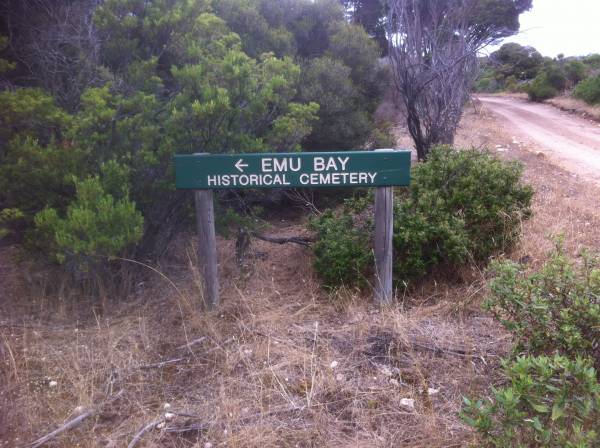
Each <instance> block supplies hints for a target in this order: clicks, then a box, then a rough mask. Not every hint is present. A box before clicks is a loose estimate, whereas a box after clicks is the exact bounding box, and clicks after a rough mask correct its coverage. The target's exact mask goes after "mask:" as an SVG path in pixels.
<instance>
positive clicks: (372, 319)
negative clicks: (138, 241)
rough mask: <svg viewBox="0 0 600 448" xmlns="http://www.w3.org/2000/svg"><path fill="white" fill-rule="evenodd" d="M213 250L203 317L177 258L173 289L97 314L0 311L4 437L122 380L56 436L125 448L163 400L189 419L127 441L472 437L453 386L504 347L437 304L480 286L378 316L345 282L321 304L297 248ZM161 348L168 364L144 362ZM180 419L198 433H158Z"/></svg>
mask: <svg viewBox="0 0 600 448" xmlns="http://www.w3.org/2000/svg"><path fill="white" fill-rule="evenodd" d="M291 231H292V232H297V229H291ZM219 246H220V259H221V272H222V273H223V274H224V277H225V278H227V279H228V280H227V281H225V282H224V291H223V305H222V306H221V308H220V309H219V311H218V312H216V313H212V314H207V313H203V312H201V311H196V310H194V309H191V308H188V301H190V302H191V301H192V297H193V294H194V291H196V286H195V283H194V281H193V278H194V275H193V273H191V274H190V273H189V266H188V265H187V256H185V255H181V256H180V259H175V262H174V265H173V266H171V267H170V269H171V272H173V275H174V279H176V281H175V283H177V284H178V285H179V288H180V291H181V295H180V294H179V293H177V292H176V291H174V290H173V288H171V287H170V286H169V285H167V284H164V283H163V284H161V282H158V281H157V282H156V285H155V286H154V287H153V288H154V289H148V290H146V291H144V292H143V294H142V295H141V296H140V297H138V298H137V299H136V300H134V301H133V302H128V303H127V304H115V305H114V309H113V310H111V312H110V313H107V315H105V316H103V317H97V318H91V319H88V320H86V321H84V322H80V323H75V322H73V323H71V324H65V323H64V322H62V323H48V322H46V323H44V324H39V325H37V324H33V325H29V324H28V325H22V324H20V323H17V322H15V320H13V319H11V320H9V321H8V322H3V325H2V327H1V329H0V332H1V334H2V344H3V350H4V353H7V354H8V356H6V358H5V360H4V361H5V362H6V364H5V365H6V368H5V369H3V372H2V374H3V384H4V386H3V387H2V400H3V403H2V404H3V406H2V408H3V409H7V410H9V412H6V414H5V415H3V416H2V426H1V427H2V433H1V437H2V440H4V441H5V442H4V443H5V445H6V446H18V445H19V443H20V442H22V441H32V440H34V439H36V438H37V437H39V436H40V435H42V434H44V433H46V432H49V431H50V430H52V429H54V427H56V426H58V425H60V424H61V423H63V422H64V421H66V420H68V419H69V418H70V417H72V416H74V415H76V413H77V412H81V410H82V409H89V408H90V407H93V406H96V405H98V403H101V402H102V401H104V400H106V399H107V398H108V397H110V396H112V395H114V394H115V393H116V392H117V391H121V390H123V395H122V396H121V397H120V398H119V399H117V400H115V401H114V402H113V403H111V404H109V405H107V406H105V407H103V408H101V410H100V412H99V413H98V415H97V416H95V417H93V418H90V419H89V420H88V421H86V422H85V423H84V424H82V425H81V426H80V427H79V428H77V429H74V430H71V431H69V432H66V433H64V434H63V435H61V436H60V437H59V438H58V439H57V442H55V443H56V445H55V446H81V447H96V446H125V445H126V444H127V443H128V442H129V441H130V440H131V439H132V438H133V436H134V434H135V433H136V432H137V431H138V430H139V429H140V428H142V427H143V426H144V425H145V424H147V423H148V422H151V421H154V420H156V419H160V418H161V416H163V414H164V413H165V410H164V405H165V403H169V405H170V406H171V408H170V411H171V412H182V413H187V414H193V415H195V416H198V418H197V419H196V418H191V417H175V418H174V420H172V421H170V422H168V424H167V425H166V427H165V428H163V429H156V430H153V431H150V432H149V433H147V434H146V436H145V437H144V438H143V444H141V445H140V446H181V447H185V446H195V444H199V445H196V446H204V445H205V444H206V443H211V444H212V446H235V447H254V446H261V447H264V446H273V447H281V446H290V447H292V446H294V447H295V446H302V447H304V446H398V445H400V444H402V445H404V446H414V447H418V446H440V447H441V446H462V445H463V444H464V443H465V441H466V440H468V439H469V438H470V437H471V435H470V432H469V431H468V429H467V428H466V427H464V426H463V425H462V423H461V422H460V421H459V419H458V417H457V413H458V410H459V407H460V403H461V396H462V395H464V394H471V393H473V392H475V391H477V390H481V389H482V388H484V387H486V386H487V385H488V384H489V380H490V378H493V375H494V368H495V366H497V362H498V357H499V356H500V355H502V354H503V353H504V352H505V350H506V347H507V343H508V341H507V339H506V336H505V335H504V333H502V332H501V331H500V330H499V328H498V326H497V325H496V324H494V323H493V322H492V321H491V319H490V318H489V317H486V316H481V315H477V314H470V313H466V314H464V315H461V313H457V314H455V315H449V313H448V312H447V309H448V304H447V302H446V299H451V300H453V299H454V296H456V295H458V294H459V293H462V294H464V296H465V298H466V299H469V298H472V297H473V296H474V295H475V294H476V293H478V291H477V289H475V290H471V289H469V287H468V286H465V285H462V286H461V285H456V286H454V287H452V286H448V285H437V286H431V285H430V286H428V287H427V288H425V287H424V289H423V291H422V294H429V295H430V297H429V298H430V299H431V300H432V301H433V302H435V303H437V305H436V306H435V307H428V306H426V305H423V306H416V307H414V308H412V309H411V310H410V311H402V310H400V309H393V310H386V311H383V312H380V311H379V310H377V309H375V308H373V307H371V306H370V305H369V303H368V301H366V300H365V299H364V298H363V297H359V296H358V295H357V294H356V293H353V292H350V291H345V292H341V293H340V295H341V296H342V297H338V301H337V302H331V301H329V300H328V298H327V297H326V296H325V295H324V294H323V292H322V291H321V290H320V289H319V287H318V284H317V282H316V281H315V279H314V278H313V275H312V271H311V269H310V253H309V252H308V250H307V249H304V248H300V247H292V246H285V247H282V248H280V247H274V246H272V245H269V244H268V243H263V242H257V243H255V246H254V250H255V251H256V252H257V253H262V254H266V257H265V256H262V257H260V258H257V259H255V260H254V261H253V263H252V265H251V266H250V267H249V268H247V269H249V270H250V272H246V273H241V272H239V270H238V268H237V267H236V266H235V265H234V264H233V260H231V257H230V256H229V255H228V254H230V253H231V252H232V242H230V241H220V242H219ZM149 297H152V299H151V300H147V298H149ZM413 299H420V300H423V297H417V296H415V297H413ZM9 300H10V299H9ZM423 301H425V300H423ZM48 306H51V305H48ZM190 341H192V342H193V343H192V344H191V345H190V346H187V347H186V344H188V343H189V342H190ZM194 341H195V342H194ZM178 347H179V348H178ZM170 359H179V361H175V362H172V363H168V364H164V365H162V366H157V365H156V364H157V363H159V362H161V361H165V360H170ZM51 382H56V385H55V386H53V387H52V386H51ZM52 384H53V383H52ZM429 389H432V391H430V392H433V393H432V394H429V393H428V390H429ZM433 389H435V390H436V391H437V392H436V391H433ZM403 398H405V399H414V400H415V408H414V409H411V408H410V407H405V406H402V405H401V403H400V401H401V399H403ZM191 424H201V426H202V430H201V431H189V432H187V433H185V434H174V433H170V432H168V430H167V429H166V428H185V427H189V426H190V425H191Z"/></svg>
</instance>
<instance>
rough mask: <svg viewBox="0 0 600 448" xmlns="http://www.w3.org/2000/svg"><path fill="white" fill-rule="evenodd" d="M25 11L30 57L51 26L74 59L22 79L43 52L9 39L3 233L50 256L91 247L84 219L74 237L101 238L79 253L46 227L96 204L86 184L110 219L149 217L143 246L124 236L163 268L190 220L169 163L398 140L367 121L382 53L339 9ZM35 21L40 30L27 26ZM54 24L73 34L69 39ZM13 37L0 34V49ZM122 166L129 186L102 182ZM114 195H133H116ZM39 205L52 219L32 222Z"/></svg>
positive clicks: (138, 2) (116, 4) (161, 2)
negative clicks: (196, 155) (180, 158)
mask: <svg viewBox="0 0 600 448" xmlns="http://www.w3.org/2000/svg"><path fill="white" fill-rule="evenodd" d="M14 3H15V8H14V11H13V12H14V14H13V12H11V14H13V15H11V17H12V18H15V20H14V21H11V22H10V24H8V25H7V26H8V27H9V28H10V31H11V33H10V35H11V39H17V38H21V37H22V39H23V40H22V42H23V49H24V51H25V50H27V51H29V50H32V49H33V50H35V48H34V47H35V46H32V45H33V44H34V43H35V36H42V35H50V34H52V33H54V34H52V35H53V36H55V37H56V39H57V42H64V43H65V47H64V48H63V47H61V49H57V51H56V52H55V53H53V56H52V57H54V56H56V57H59V56H60V57H62V56H65V58H66V59H64V61H63V62H62V63H61V62H60V61H58V60H56V61H54V60H53V61H51V62H52V64H51V65H50V67H54V68H56V67H60V70H61V73H63V72H64V74H65V77H64V78H61V79H57V78H56V76H55V75H56V73H48V76H47V77H45V76H44V72H43V70H44V68H43V66H42V65H43V64H41V65H40V64H38V63H37V62H36V64H37V65H35V66H36V67H38V66H39V71H40V73H38V74H36V75H35V76H31V77H29V78H27V79H28V81H27V82H23V81H21V78H19V77H18V76H16V75H15V76H12V73H13V71H14V72H15V73H26V72H27V70H28V68H27V67H23V66H21V65H22V64H23V61H28V60H30V59H31V58H32V57H34V54H33V53H31V54H26V55H25V54H19V53H18V50H17V48H18V47H17V46H15V45H10V46H8V47H7V48H8V50H10V51H8V50H7V51H8V55H9V56H17V57H15V60H17V61H19V63H17V64H16V66H15V64H12V63H9V62H8V61H5V60H4V59H2V60H1V61H0V71H5V73H4V74H3V78H5V79H6V80H7V83H9V84H7V85H10V83H13V84H14V85H13V87H14V88H11V89H10V90H8V89H7V90H4V91H1V92H0V101H1V102H2V104H3V108H2V110H0V161H1V163H0V211H2V212H1V213H2V224H1V226H2V229H3V231H2V233H3V234H9V233H10V234H12V235H18V236H20V238H21V239H25V240H29V241H31V242H35V245H34V246H33V247H35V248H38V249H41V250H43V251H46V253H47V251H48V250H50V249H49V248H50V247H53V249H51V253H49V255H51V256H52V257H53V258H55V259H56V256H55V255H56V254H57V253H58V252H61V251H62V252H66V251H70V252H71V253H77V254H83V253H86V251H89V250H91V247H92V246H94V244H96V243H95V241H97V240H98V238H100V237H99V236H98V232H99V231H97V230H95V229H93V228H92V227H89V226H83V225H82V226H80V228H79V229H78V232H79V233H81V232H87V231H89V232H92V234H90V235H84V234H82V233H81V235H80V237H81V238H80V239H81V241H79V242H77V243H76V242H75V241H74V240H69V242H68V244H67V242H66V241H67V240H66V239H65V238H63V237H61V239H60V244H61V246H60V247H58V246H57V244H58V243H57V240H56V238H55V236H54V234H52V232H49V231H48V229H49V228H53V229H54V230H53V232H55V231H58V230H60V231H61V232H62V233H64V234H67V233H69V232H70V231H71V230H73V229H71V227H69V226H70V225H71V224H69V220H72V219H71V218H70V215H69V213H75V210H81V209H85V210H89V207H88V206H87V205H85V206H83V205H82V204H81V201H82V200H81V199H78V198H77V194H78V193H77V188H79V189H80V190H81V192H80V194H83V191H84V190H85V191H88V190H89V189H90V188H92V187H91V186H90V185H89V184H90V183H94V182H95V183H96V184H95V188H96V187H97V188H96V190H97V191H96V194H97V197H98V198H99V199H102V200H106V201H110V200H109V199H106V198H105V196H106V197H108V196H110V197H112V198H113V203H112V204H109V203H108V202H106V206H107V207H108V208H110V209H111V210H112V211H111V212H110V213H113V214H117V215H118V214H119V213H125V212H124V208H123V207H125V203H119V201H125V202H126V203H127V207H133V206H135V208H136V209H137V212H136V213H138V212H139V213H140V214H141V215H142V216H143V218H144V229H143V230H144V231H143V235H142V236H141V238H137V234H136V238H135V241H134V242H133V243H131V242H132V241H133V239H132V238H130V235H129V234H128V233H127V232H128V231H129V230H127V229H128V228H127V227H126V226H125V227H118V226H117V227H115V230H118V229H119V228H121V229H123V231H126V233H125V234H124V235H122V236H123V241H127V242H128V243H127V244H124V243H123V244H121V243H119V244H118V245H119V247H122V248H123V250H125V247H127V248H128V249H129V247H132V246H134V247H135V249H134V250H135V255H136V256H138V257H143V258H145V259H155V258H156V257H158V256H160V255H161V254H162V253H163V251H164V249H165V248H166V247H167V245H168V243H169V241H170V240H171V238H172V237H173V235H174V234H175V233H176V232H178V231H180V230H182V229H183V228H185V227H186V226H188V225H189V224H190V222H191V219H192V214H191V203H190V198H189V195H186V194H184V193H183V192H180V191H176V190H175V186H174V176H173V171H172V164H171V159H172V156H173V154H175V153H191V152H199V151H202V152H209V153H232V152H260V151H265V150H272V151H298V150H301V149H325V148H326V149H328V150H338V149H350V148H351V149H359V148H364V147H366V146H367V145H368V144H372V142H374V141H375V142H384V143H385V142H386V141H385V140H386V137H389V135H387V134H386V132H385V129H383V128H382V129H378V130H376V127H375V124H374V123H373V119H372V115H373V112H374V110H375V107H376V105H377V103H378V100H379V98H380V96H381V94H382V91H383V87H382V86H385V83H386V72H385V70H383V69H382V68H380V66H379V65H378V63H377V59H378V48H377V44H376V43H374V42H373V41H372V39H371V38H370V37H369V36H368V34H367V33H365V31H363V30H362V28H360V27H359V26H357V25H351V24H348V23H347V22H346V20H345V17H344V10H343V8H342V6H341V4H340V3H339V2H337V1H336V0H325V1H320V2H312V1H309V0H282V1H280V2H273V1H270V0H223V1H212V0H153V1H151V2H148V1H145V0H106V1H104V2H75V3H77V5H75V4H73V5H71V4H64V2H56V4H54V3H52V2H48V3H47V7H46V8H44V10H43V11H42V9H41V8H39V7H37V6H36V5H34V4H33V3H32V4H31V5H30V3H27V5H21V6H23V8H21V6H19V5H18V4H17V3H18V2H16V1H15V2H14ZM17 6H18V7H17ZM27 12H29V13H31V14H32V15H35V17H32V18H33V19H34V20H33V23H34V25H35V26H33V25H32V26H29V24H27V22H26V20H23V19H24V18H25V17H26V13H27ZM53 18H55V19H57V20H58V18H62V19H64V23H65V24H67V25H68V26H69V27H71V28H70V29H72V30H74V32H75V33H76V34H75V35H74V36H72V37H70V36H68V35H67V34H65V32H64V31H65V30H64V29H62V28H60V27H59V26H58V25H56V24H55V23H53V20H54V19H53ZM16 19H19V20H16ZM62 19H61V20H62ZM61 23H62V22H61ZM65 26H66V25H65ZM86 30H87V34H85V33H84V31H86ZM56 33H58V34H56ZM19 36H20V37H19ZM11 43H12V44H14V42H11ZM6 44H7V40H6V39H4V38H2V39H0V50H2V49H3V48H4V47H5V46H6ZM30 44H31V45H30ZM33 50H32V51H33ZM63 50H64V51H66V52H67V53H69V54H68V55H66V54H63ZM92 50H93V51H92ZM15 51H17V53H15ZM36 51H37V50H36ZM87 51H89V53H90V54H89V57H88V58H87V59H85V56H86V52H87ZM3 56H4V53H3ZM67 56H68V57H67ZM48 57H50V56H48ZM65 61H68V62H69V63H65ZM61 64H62V65H61ZM13 68H14V70H12V69H13ZM69 70H80V72H81V73H80V74H81V78H78V75H79V74H78V73H71V72H70V71H69ZM46 78H48V79H50V78H52V79H51V82H52V83H53V84H52V86H49V85H47V84H46V83H45V81H44V80H45V79H46ZM69 82H72V84H73V89H67V88H66V87H65V86H66V85H67V84H69ZM32 86H35V87H32ZM41 86H43V87H44V89H42V88H41ZM74 95H75V96H74ZM67 111H68V112H67ZM376 131H377V132H376ZM388 141H389V140H388ZM112 163H114V164H116V165H117V166H119V167H121V168H122V169H123V170H125V171H126V172H127V173H128V175H127V176H122V177H117V178H118V179H119V181H121V182H123V184H122V185H120V186H118V185H116V182H117V181H116V180H114V181H113V182H112V183H111V186H110V187H109V186H108V184H107V185H104V184H103V182H105V181H104V179H105V178H106V177H107V174H106V173H105V174H102V176H101V178H98V176H99V174H100V173H101V172H103V171H102V170H103V168H102V167H103V166H108V165H110V164H112ZM117 178H115V179H117ZM74 179H75V180H74ZM90 179H96V180H94V181H92V180H90ZM98 182H100V183H102V191H100V190H98V188H100V187H98V184H97V183H98ZM117 186H118V187H120V188H124V189H125V190H126V191H127V192H128V194H127V197H121V196H119V195H118V194H116V193H115V191H116V187H117ZM76 187H77V188H76ZM84 187H85V188H84ZM115 194H116V196H115ZM128 198H130V199H128ZM127 201H129V202H127ZM133 204H135V205H133ZM74 207H75V208H74ZM44 209H48V210H53V211H45V212H44V215H43V216H44V219H41V218H39V217H38V219H34V217H35V216H36V215H37V214H38V213H40V212H41V211H42V210H44ZM77 213H79V214H81V213H83V212H81V211H78V212H77ZM86 213H87V212H86ZM107 213H108V212H107ZM127 213H129V214H130V215H131V216H130V218H131V219H133V216H134V215H135V214H133V212H132V211H131V210H130V209H129V208H127ZM40 216H41V215H40ZM136 216H137V215H136ZM73 219H74V218H73ZM115 219H116V218H115ZM119 219H122V220H125V217H124V216H121V217H120V218H119ZM134 221H135V220H134ZM61 226H62V227H61ZM41 227H44V231H40V229H41ZM59 227H60V229H59ZM55 233H56V232H55ZM100 233H101V232H100ZM44 239H47V240H46V241H44ZM114 239H115V241H120V240H119V236H118V235H115V238H114ZM82 241H85V243H83V242H82ZM130 243H131V244H130ZM67 246H69V247H67ZM100 246H102V244H100ZM98 247H99V246H94V248H98ZM105 249H106V250H104V249H102V250H100V252H106V253H110V254H111V255H114V254H115V248H114V247H112V248H108V247H107V248H105ZM109 249H110V250H109Z"/></svg>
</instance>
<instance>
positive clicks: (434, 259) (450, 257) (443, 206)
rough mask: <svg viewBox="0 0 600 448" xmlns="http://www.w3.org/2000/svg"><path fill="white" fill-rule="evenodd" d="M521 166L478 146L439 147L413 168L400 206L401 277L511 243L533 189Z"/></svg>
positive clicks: (525, 215) (397, 214) (397, 235)
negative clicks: (526, 182)
mask: <svg viewBox="0 0 600 448" xmlns="http://www.w3.org/2000/svg"><path fill="white" fill-rule="evenodd" d="M520 177H521V168H520V167H519V165H517V164H514V163H506V162H502V161H500V160H498V159H496V158H494V157H492V156H491V155H489V154H486V153H482V152H479V151H476V150H462V151H455V150H452V149H451V148H449V147H438V148H436V149H434V150H433V151H432V152H431V153H430V156H429V157H428V159H427V161H426V162H425V163H422V164H419V165H417V167H416V168H415V169H414V171H413V175H412V180H411V188H410V195H409V197H408V198H407V199H406V200H405V201H403V202H401V203H400V204H398V205H397V207H396V212H395V222H394V252H395V269H396V271H397V273H398V275H399V276H400V278H401V279H404V278H405V277H408V278H410V277H414V276H417V277H418V276H421V275H423V274H424V273H426V272H428V271H430V270H431V268H432V267H434V266H436V265H439V264H456V263H462V262H464V261H466V260H468V259H469V258H470V259H473V260H476V261H482V260H486V259H487V258H488V257H489V256H490V255H492V254H493V253H494V252H497V251H500V250H504V249H506V248H509V247H511V246H512V245H513V244H514V243H515V242H516V241H517V240H518V237H519V235H520V225H521V221H522V220H523V219H527V218H528V217H529V215H530V202H531V197H532V190H531V188H530V187H526V186H522V185H521V184H520Z"/></svg>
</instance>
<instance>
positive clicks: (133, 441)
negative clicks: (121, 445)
mask: <svg viewBox="0 0 600 448" xmlns="http://www.w3.org/2000/svg"><path fill="white" fill-rule="evenodd" d="M164 421H165V420H164V419H160V420H155V421H153V422H151V423H148V424H147V425H146V426H144V427H143V428H142V429H140V430H139V431H138V433H137V434H136V435H135V437H134V438H133V439H131V442H129V445H127V448H133V447H134V446H136V445H137V443H138V442H139V441H140V440H142V437H144V434H146V433H147V432H148V431H150V430H151V429H154V428H156V427H157V426H158V425H160V424H161V423H164Z"/></svg>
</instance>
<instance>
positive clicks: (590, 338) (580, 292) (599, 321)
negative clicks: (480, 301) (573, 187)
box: [485, 246, 600, 368]
mask: <svg viewBox="0 0 600 448" xmlns="http://www.w3.org/2000/svg"><path fill="white" fill-rule="evenodd" d="M491 272H492V273H493V274H494V276H495V278H494V280H493V281H492V282H491V285H490V290H491V294H490V296H489V297H488V298H487V300H486V302H485V307H486V308H487V309H488V310H490V311H491V312H492V313H493V314H494V315H495V316H496V317H497V318H498V319H500V321H501V322H502V323H503V325H504V326H505V327H506V328H507V329H508V330H510V331H511V332H512V333H513V334H514V336H515V339H516V347H515V350H516V351H525V352H526V353H530V354H534V355H538V354H552V353H559V354H562V355H565V356H574V355H579V356H582V357H587V358H591V359H592V360H594V361H593V362H594V363H595V365H596V368H599V367H600V349H599V347H600V346H599V344H598V343H599V341H600V268H599V264H598V260H596V259H593V258H592V257H590V256H587V255H585V256H584V263H583V265H582V266H581V267H580V268H577V267H576V266H575V265H574V263H573V262H571V261H569V260H568V259H567V257H566V256H565V255H564V254H563V253H562V251H561V249H560V246H559V247H558V249H557V251H556V252H555V253H554V254H553V255H552V257H551V258H550V260H549V262H548V263H547V264H546V265H545V266H544V267H543V269H542V270H541V271H540V272H538V273H535V274H532V275H525V274H523V272H521V270H520V267H519V266H518V265H517V264H514V263H512V262H507V261H505V262H496V263H494V264H493V265H492V268H491Z"/></svg>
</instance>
